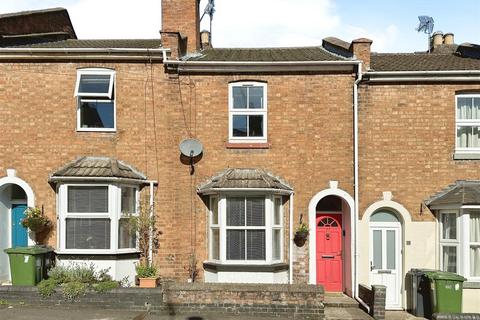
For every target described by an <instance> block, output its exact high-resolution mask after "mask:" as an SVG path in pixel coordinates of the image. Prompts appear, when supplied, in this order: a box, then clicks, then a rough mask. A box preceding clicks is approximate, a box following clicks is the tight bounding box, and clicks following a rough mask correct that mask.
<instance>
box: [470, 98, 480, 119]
mask: <svg viewBox="0 0 480 320" xmlns="http://www.w3.org/2000/svg"><path fill="white" fill-rule="evenodd" d="M472 118H473V119H480V98H473V106H472Z"/></svg>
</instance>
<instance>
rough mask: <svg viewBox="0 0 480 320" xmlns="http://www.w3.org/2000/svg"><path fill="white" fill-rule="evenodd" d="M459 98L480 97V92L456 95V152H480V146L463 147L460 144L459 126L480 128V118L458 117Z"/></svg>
mask: <svg viewBox="0 0 480 320" xmlns="http://www.w3.org/2000/svg"><path fill="white" fill-rule="evenodd" d="M459 98H480V94H457V95H455V152H456V153H463V154H465V153H475V154H477V153H480V147H477V148H473V147H467V148H462V147H460V146H459V145H458V136H457V134H458V133H457V131H458V127H469V126H478V127H479V128H480V119H471V120H468V119H459V118H458V99H459Z"/></svg>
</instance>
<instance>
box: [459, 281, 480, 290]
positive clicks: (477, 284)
mask: <svg viewBox="0 0 480 320" xmlns="http://www.w3.org/2000/svg"><path fill="white" fill-rule="evenodd" d="M463 289H480V282H468V281H467V282H464V283H463Z"/></svg>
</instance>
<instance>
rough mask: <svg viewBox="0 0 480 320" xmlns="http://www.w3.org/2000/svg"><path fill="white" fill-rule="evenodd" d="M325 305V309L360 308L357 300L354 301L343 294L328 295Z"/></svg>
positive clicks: (326, 295)
mask: <svg viewBox="0 0 480 320" xmlns="http://www.w3.org/2000/svg"><path fill="white" fill-rule="evenodd" d="M323 304H324V305H325V308H327V307H334V308H358V306H359V304H358V302H357V301H356V300H355V299H352V298H350V297H349V296H347V295H345V294H343V293H326V294H325V299H324V300H323Z"/></svg>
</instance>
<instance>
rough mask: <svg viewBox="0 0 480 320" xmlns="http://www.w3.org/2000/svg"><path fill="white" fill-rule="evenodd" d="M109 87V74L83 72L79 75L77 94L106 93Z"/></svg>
mask: <svg viewBox="0 0 480 320" xmlns="http://www.w3.org/2000/svg"><path fill="white" fill-rule="evenodd" d="M109 88H110V75H108V74H106V75H102V74H83V75H81V76H80V85H79V87H78V94H79V95H81V94H82V93H99V94H108V90H109Z"/></svg>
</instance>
